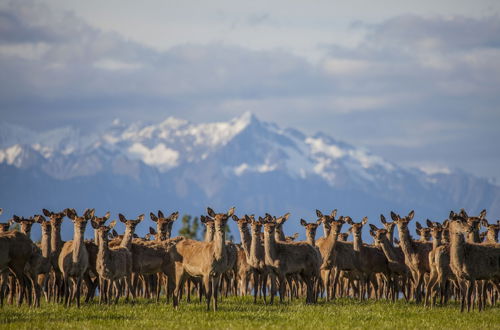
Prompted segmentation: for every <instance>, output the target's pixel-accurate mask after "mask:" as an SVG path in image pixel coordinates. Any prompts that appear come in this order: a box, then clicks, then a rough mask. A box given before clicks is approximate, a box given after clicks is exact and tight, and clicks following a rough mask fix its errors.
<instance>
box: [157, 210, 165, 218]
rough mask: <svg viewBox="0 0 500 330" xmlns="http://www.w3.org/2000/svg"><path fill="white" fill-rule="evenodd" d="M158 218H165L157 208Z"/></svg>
mask: <svg viewBox="0 0 500 330" xmlns="http://www.w3.org/2000/svg"><path fill="white" fill-rule="evenodd" d="M158 218H165V216H164V215H163V212H162V211H160V210H158Z"/></svg>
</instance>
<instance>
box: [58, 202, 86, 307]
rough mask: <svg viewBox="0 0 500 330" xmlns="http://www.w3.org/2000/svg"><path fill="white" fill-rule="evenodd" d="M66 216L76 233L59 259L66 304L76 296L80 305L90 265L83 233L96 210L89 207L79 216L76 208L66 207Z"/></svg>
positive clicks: (66, 244)
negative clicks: (83, 282) (82, 289)
mask: <svg viewBox="0 0 500 330" xmlns="http://www.w3.org/2000/svg"><path fill="white" fill-rule="evenodd" d="M66 216H67V217H68V218H70V219H71V221H72V222H73V225H74V233H73V240H72V241H68V242H66V243H64V245H63V247H62V249H61V253H60V254H59V261H58V264H59V269H60V270H61V272H62V275H63V279H64V304H65V305H66V306H67V307H69V306H71V302H72V300H73V299H75V298H76V305H77V306H78V307H80V291H81V283H82V279H83V277H84V275H85V273H86V271H87V268H88V266H89V255H88V252H87V248H86V247H85V242H84V239H83V234H84V232H85V227H86V226H87V222H88V221H89V220H90V219H92V218H93V217H94V210H93V209H92V210H89V209H87V210H85V212H84V213H83V216H82V217H79V216H78V214H77V213H76V211H75V210H74V209H66ZM70 279H71V281H72V284H70Z"/></svg>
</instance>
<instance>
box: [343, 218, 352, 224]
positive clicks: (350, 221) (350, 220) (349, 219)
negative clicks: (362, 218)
mask: <svg viewBox="0 0 500 330" xmlns="http://www.w3.org/2000/svg"><path fill="white" fill-rule="evenodd" d="M344 220H345V222H347V223H348V224H350V225H352V224H353V222H352V219H351V217H344Z"/></svg>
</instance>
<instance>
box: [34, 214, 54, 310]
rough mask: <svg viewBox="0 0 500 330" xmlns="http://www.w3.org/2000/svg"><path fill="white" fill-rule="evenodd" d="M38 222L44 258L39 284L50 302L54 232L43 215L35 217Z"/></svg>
mask: <svg viewBox="0 0 500 330" xmlns="http://www.w3.org/2000/svg"><path fill="white" fill-rule="evenodd" d="M35 220H36V222H38V223H39V224H40V227H41V230H42V239H41V242H40V249H41V253H42V257H43V263H42V267H41V268H40V269H39V274H38V284H39V285H40V288H41V290H42V292H43V293H44V295H45V300H46V301H47V302H48V301H49V294H50V290H49V279H50V271H51V270H52V264H51V261H50V257H51V250H50V239H51V232H52V224H51V223H50V221H47V220H46V219H45V218H44V217H43V215H37V216H35Z"/></svg>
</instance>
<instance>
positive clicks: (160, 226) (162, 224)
mask: <svg viewBox="0 0 500 330" xmlns="http://www.w3.org/2000/svg"><path fill="white" fill-rule="evenodd" d="M149 216H150V217H151V220H153V221H154V222H156V231H157V232H158V235H159V239H160V240H161V241H164V240H167V239H169V238H170V236H171V235H172V226H173V224H174V221H175V220H177V218H178V217H179V212H173V213H172V214H170V215H169V216H168V217H165V216H164V215H163V212H162V211H160V210H158V216H156V215H155V214H154V213H153V212H151V213H150V214H149Z"/></svg>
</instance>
